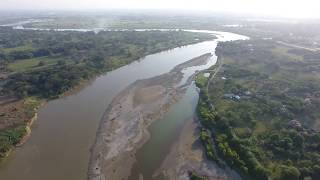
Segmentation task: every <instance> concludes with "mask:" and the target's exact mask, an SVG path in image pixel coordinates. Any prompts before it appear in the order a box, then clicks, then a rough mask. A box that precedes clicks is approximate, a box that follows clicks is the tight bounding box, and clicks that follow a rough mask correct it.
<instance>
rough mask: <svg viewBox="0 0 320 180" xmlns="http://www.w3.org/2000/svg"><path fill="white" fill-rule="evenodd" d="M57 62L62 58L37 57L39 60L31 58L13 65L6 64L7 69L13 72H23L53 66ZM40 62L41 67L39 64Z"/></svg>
mask: <svg viewBox="0 0 320 180" xmlns="http://www.w3.org/2000/svg"><path fill="white" fill-rule="evenodd" d="M59 60H63V58H52V57H47V56H46V57H39V58H31V59H25V60H20V61H15V62H13V63H10V64H8V69H9V70H10V71H13V72H23V71H29V70H32V69H41V68H44V67H48V66H50V65H55V64H57V62H58V61H59ZM40 62H42V63H43V64H42V65H39V63H40Z"/></svg>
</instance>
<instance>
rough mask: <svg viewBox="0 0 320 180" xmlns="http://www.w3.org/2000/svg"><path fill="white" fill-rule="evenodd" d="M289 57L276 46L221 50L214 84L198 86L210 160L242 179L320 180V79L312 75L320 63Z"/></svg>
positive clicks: (238, 44)
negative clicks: (318, 125)
mask: <svg viewBox="0 0 320 180" xmlns="http://www.w3.org/2000/svg"><path fill="white" fill-rule="evenodd" d="M248 44H251V45H250V46H248ZM251 46H253V47H255V50H254V51H252V50H250V49H248V48H250V47H251ZM279 49H281V51H280V50H279ZM291 52H294V51H292V50H290V49H288V48H287V47H283V46H281V47H279V46H278V45H277V46H276V45H274V44H273V43H272V42H270V41H260V40H259V41H257V40H249V41H242V42H232V43H221V44H219V46H218V47H217V54H218V56H219V61H220V63H222V62H223V65H222V68H221V69H220V71H219V72H218V73H217V75H216V77H214V78H213V79H211V78H210V77H209V78H204V76H203V75H202V74H201V73H200V74H199V75H198V78H197V79H196V81H197V85H198V87H199V88H200V99H199V103H198V107H197V111H198V116H199V119H200V121H201V125H202V128H203V129H202V131H201V134H200V138H201V141H202V143H203V146H204V150H205V151H206V154H207V157H208V159H211V160H214V161H216V162H217V164H218V165H221V161H220V160H219V158H221V159H223V161H224V162H225V163H226V164H227V165H228V166H229V167H231V168H232V169H234V170H236V171H237V172H238V173H239V174H240V175H241V176H242V178H243V179H259V180H267V179H275V180H299V179H305V178H308V179H319V178H320V166H319V164H320V133H319V130H318V129H316V128H314V127H315V126H314V124H317V121H318V119H319V113H317V112H319V109H318V108H317V107H319V101H318V95H317V92H319V90H320V87H319V84H318V83H319V82H320V79H319V78H316V77H315V76H310V75H311V74H310V73H311V72H310V71H306V69H308V67H309V66H310V67H311V66H312V67H314V63H315V61H312V60H311V59H308V57H309V56H307V55H304V56H299V57H298V56H297V55H296V54H292V53H291ZM305 53H309V52H305ZM270 55H272V56H270ZM301 63H302V64H304V65H298V64H301ZM273 65H274V66H273ZM315 72H316V71H314V72H313V73H315ZM211 74H213V73H211ZM310 78H311V79H312V81H310ZM316 82H317V83H316ZM207 84H208V86H207ZM306 87H307V88H306Z"/></svg>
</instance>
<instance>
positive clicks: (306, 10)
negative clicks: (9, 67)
mask: <svg viewBox="0 0 320 180" xmlns="http://www.w3.org/2000/svg"><path fill="white" fill-rule="evenodd" d="M318 7H320V2H319V1H317V0H0V9H29V10H39V9H73V10H75V9H76V10H78V9H182V10H190V9H191V10H207V11H216V12H241V13H260V14H267V15H282V16H295V17H312V16H319V15H320V12H319V11H318V9H317V8H318Z"/></svg>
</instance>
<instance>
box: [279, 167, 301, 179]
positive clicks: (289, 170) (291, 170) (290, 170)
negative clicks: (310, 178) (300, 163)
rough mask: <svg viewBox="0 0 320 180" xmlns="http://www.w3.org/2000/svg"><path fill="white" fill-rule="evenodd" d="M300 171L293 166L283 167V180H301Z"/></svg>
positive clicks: (281, 175)
mask: <svg viewBox="0 0 320 180" xmlns="http://www.w3.org/2000/svg"><path fill="white" fill-rule="evenodd" d="M299 176H300V171H299V170H298V169H297V168H295V167H293V166H285V165H282V166H281V174H280V179H281V180H299Z"/></svg>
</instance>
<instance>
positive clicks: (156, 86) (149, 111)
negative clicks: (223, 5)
mask: <svg viewBox="0 0 320 180" xmlns="http://www.w3.org/2000/svg"><path fill="white" fill-rule="evenodd" d="M211 56H212V55H211V54H210V53H208V54H204V55H202V56H200V57H197V58H194V59H191V60H190V61H187V62H185V63H182V64H180V65H178V66H176V67H175V68H174V69H173V70H172V71H170V72H169V73H167V74H163V75H160V76H157V77H154V78H150V79H145V80H139V81H136V82H135V83H133V84H132V85H130V86H129V87H127V88H126V89H125V90H124V91H122V92H121V93H120V94H119V95H118V96H117V97H116V98H115V99H114V100H113V102H112V103H111V104H110V106H109V107H108V109H107V110H106V112H105V114H104V116H103V118H102V120H101V124H100V127H99V130H98V132H97V138H96V143H95V144H94V146H93V148H92V154H91V159H90V165H89V170H88V179H94V180H103V179H111V180H118V179H119V180H121V179H127V178H128V177H129V175H130V173H131V168H132V165H133V163H134V162H135V153H136V151H137V149H139V147H141V146H142V145H143V144H144V143H145V142H146V141H147V140H148V139H149V136H150V135H149V133H148V131H147V128H148V126H149V125H150V124H151V123H152V122H154V120H157V119H159V118H160V117H161V116H162V115H163V114H164V113H165V112H167V110H168V109H169V107H170V105H171V104H172V103H174V102H176V101H177V100H179V99H180V98H181V97H182V95H183V94H184V92H185V90H186V86H179V83H180V81H181V79H182V78H183V74H182V73H181V71H182V70H183V69H184V68H186V67H191V66H195V65H203V64H206V63H207V61H208V60H209V58H210V57H211ZM190 82H191V79H189V81H188V82H187V84H190Z"/></svg>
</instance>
